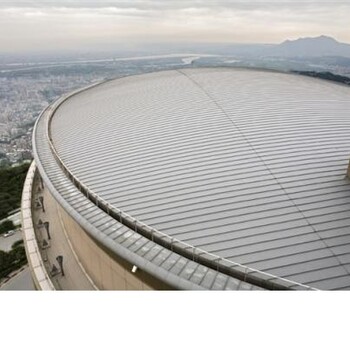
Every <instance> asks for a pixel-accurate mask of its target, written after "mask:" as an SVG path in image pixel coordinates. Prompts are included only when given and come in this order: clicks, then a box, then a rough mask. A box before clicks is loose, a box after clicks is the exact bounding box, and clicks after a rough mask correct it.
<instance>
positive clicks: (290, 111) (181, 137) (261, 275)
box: [22, 68, 350, 290]
mask: <svg viewBox="0 0 350 350" xmlns="http://www.w3.org/2000/svg"><path fill="white" fill-rule="evenodd" d="M349 111H350V89H349V87H347V86H343V85H340V84H336V83H332V82H328V81H323V80H320V79H315V78H310V77H304V76H300V75H295V74H288V73H280V72H272V71H264V70H257V69H243V68H242V69H240V68H197V69H193V68H188V69H180V70H172V71H171V70H170V71H162V72H157V73H149V74H142V75H136V76H130V77H124V78H119V79H115V80H110V81H107V82H103V83H101V84H95V85H93V86H89V87H87V88H85V89H81V90H79V91H75V92H73V93H72V94H70V95H67V96H63V97H62V98H60V99H59V100H57V101H56V102H54V103H53V104H51V105H50V106H49V107H48V108H47V109H45V110H44V111H43V112H42V114H41V115H40V117H39V119H38V121H37V123H36V125H35V128H34V131H33V154H34V162H33V163H32V165H31V168H30V170H29V172H28V176H27V180H26V183H25V186H24V190H23V197H22V221H23V231H24V236H25V244H26V250H27V255H28V259H29V264H30V267H31V271H32V275H33V280H34V283H35V285H36V288H37V289H50V290H53V289H109V290H114V289H193V290H200V289H216V290H261V289H288V290H289V289H291V290H315V289H316V290H317V289H321V290H324V289H325V290H329V289H330V290H338V289H349V288H350V181H349V179H348V177H347V168H348V162H349V158H350V137H349V135H350V115H349Z"/></svg>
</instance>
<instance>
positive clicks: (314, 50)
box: [263, 35, 350, 57]
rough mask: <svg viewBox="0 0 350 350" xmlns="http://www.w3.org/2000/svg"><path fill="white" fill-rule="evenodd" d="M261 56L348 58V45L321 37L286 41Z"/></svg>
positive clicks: (349, 46)
mask: <svg viewBox="0 0 350 350" xmlns="http://www.w3.org/2000/svg"><path fill="white" fill-rule="evenodd" d="M263 55H264V56H278V57H322V56H342V57H350V45H349V44H344V43H340V42H338V41H337V40H335V39H333V38H331V37H328V36H325V35H322V36H319V37H316V38H300V39H297V40H286V41H284V42H283V43H281V44H279V45H275V46H274V47H270V48H268V49H267V50H265V51H264V53H263Z"/></svg>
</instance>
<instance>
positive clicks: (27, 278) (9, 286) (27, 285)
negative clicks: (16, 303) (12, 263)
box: [0, 267, 35, 291]
mask: <svg viewBox="0 0 350 350" xmlns="http://www.w3.org/2000/svg"><path fill="white" fill-rule="evenodd" d="M3 290H35V288H34V284H33V281H32V277H31V275H30V270H29V267H26V268H25V269H24V270H23V271H21V272H20V273H19V274H18V275H16V276H14V277H12V278H11V279H10V280H9V281H8V282H6V283H5V284H3V285H2V286H1V287H0V291H3Z"/></svg>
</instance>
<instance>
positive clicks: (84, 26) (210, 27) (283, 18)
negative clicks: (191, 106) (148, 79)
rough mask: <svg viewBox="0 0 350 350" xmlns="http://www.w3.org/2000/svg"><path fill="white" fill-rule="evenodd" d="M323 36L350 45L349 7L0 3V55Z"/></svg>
mask: <svg viewBox="0 0 350 350" xmlns="http://www.w3.org/2000/svg"><path fill="white" fill-rule="evenodd" d="M319 35H328V36H332V37H334V38H335V39H337V40H338V41H341V42H347V43H350V1H349V0H347V1H326V0H319V1H314V0H294V1H287V0H270V1H262V0H255V1H249V0H232V1H230V0H226V1H225V0H206V1H205V0H197V1H190V0H175V1H170V0H128V1H126V0H110V1H104V0H101V1H93V0H88V1H87V0H46V1H40V0H37V1H29V0H23V1H13V0H11V1H4V0H0V52H18V51H42V50H62V49H80V48H81V49H84V48H85V49H86V48H89V49H94V48H95V49H105V48H107V47H109V46H111V45H115V46H118V45H120V46H121V47H127V46H133V47H137V46H138V45H140V46H141V45H146V44H151V43H152V44H154V43H163V44H164V43H166V44H173V43H279V42H282V41H284V40H286V39H296V38H298V37H313V36H319Z"/></svg>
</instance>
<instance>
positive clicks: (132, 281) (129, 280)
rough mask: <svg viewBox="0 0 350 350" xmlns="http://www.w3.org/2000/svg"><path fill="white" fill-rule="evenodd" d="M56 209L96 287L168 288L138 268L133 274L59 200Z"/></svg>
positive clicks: (130, 265) (112, 288)
mask: <svg viewBox="0 0 350 350" xmlns="http://www.w3.org/2000/svg"><path fill="white" fill-rule="evenodd" d="M50 196H51V195H50ZM51 199H53V197H52V196H51V198H50V199H49V200H51ZM56 203H57V202H56ZM57 208H58V213H57V214H58V216H59V218H60V220H61V223H62V227H63V229H64V231H65V233H66V235H67V237H68V239H69V241H70V243H71V245H72V247H73V249H74V252H75V254H76V256H77V258H78V259H79V261H80V263H81V265H82V266H83V267H84V269H85V271H86V273H87V274H88V275H89V277H90V278H91V279H92V281H93V282H94V284H95V285H96V286H97V288H98V289H103V290H150V289H157V290H164V289H170V288H169V286H167V285H165V284H164V283H162V282H160V281H159V280H156V279H155V278H154V277H153V276H151V275H149V274H147V273H145V272H144V271H142V270H140V269H138V270H137V271H136V273H132V272H131V270H132V267H133V265H132V264H130V263H128V262H126V261H125V260H122V259H121V258H119V257H117V256H115V255H114V254H113V255H112V254H111V253H109V252H107V251H106V250H105V249H104V248H103V247H101V246H100V245H99V244H98V243H97V242H96V241H95V240H93V239H92V238H91V237H90V236H89V235H88V233H87V232H86V231H85V230H84V229H83V228H82V227H81V226H80V225H79V224H78V223H77V222H76V221H75V220H74V219H73V218H72V217H71V216H70V215H69V214H68V213H67V212H66V211H65V210H64V209H63V208H62V207H61V206H60V205H59V204H58V203H57Z"/></svg>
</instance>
